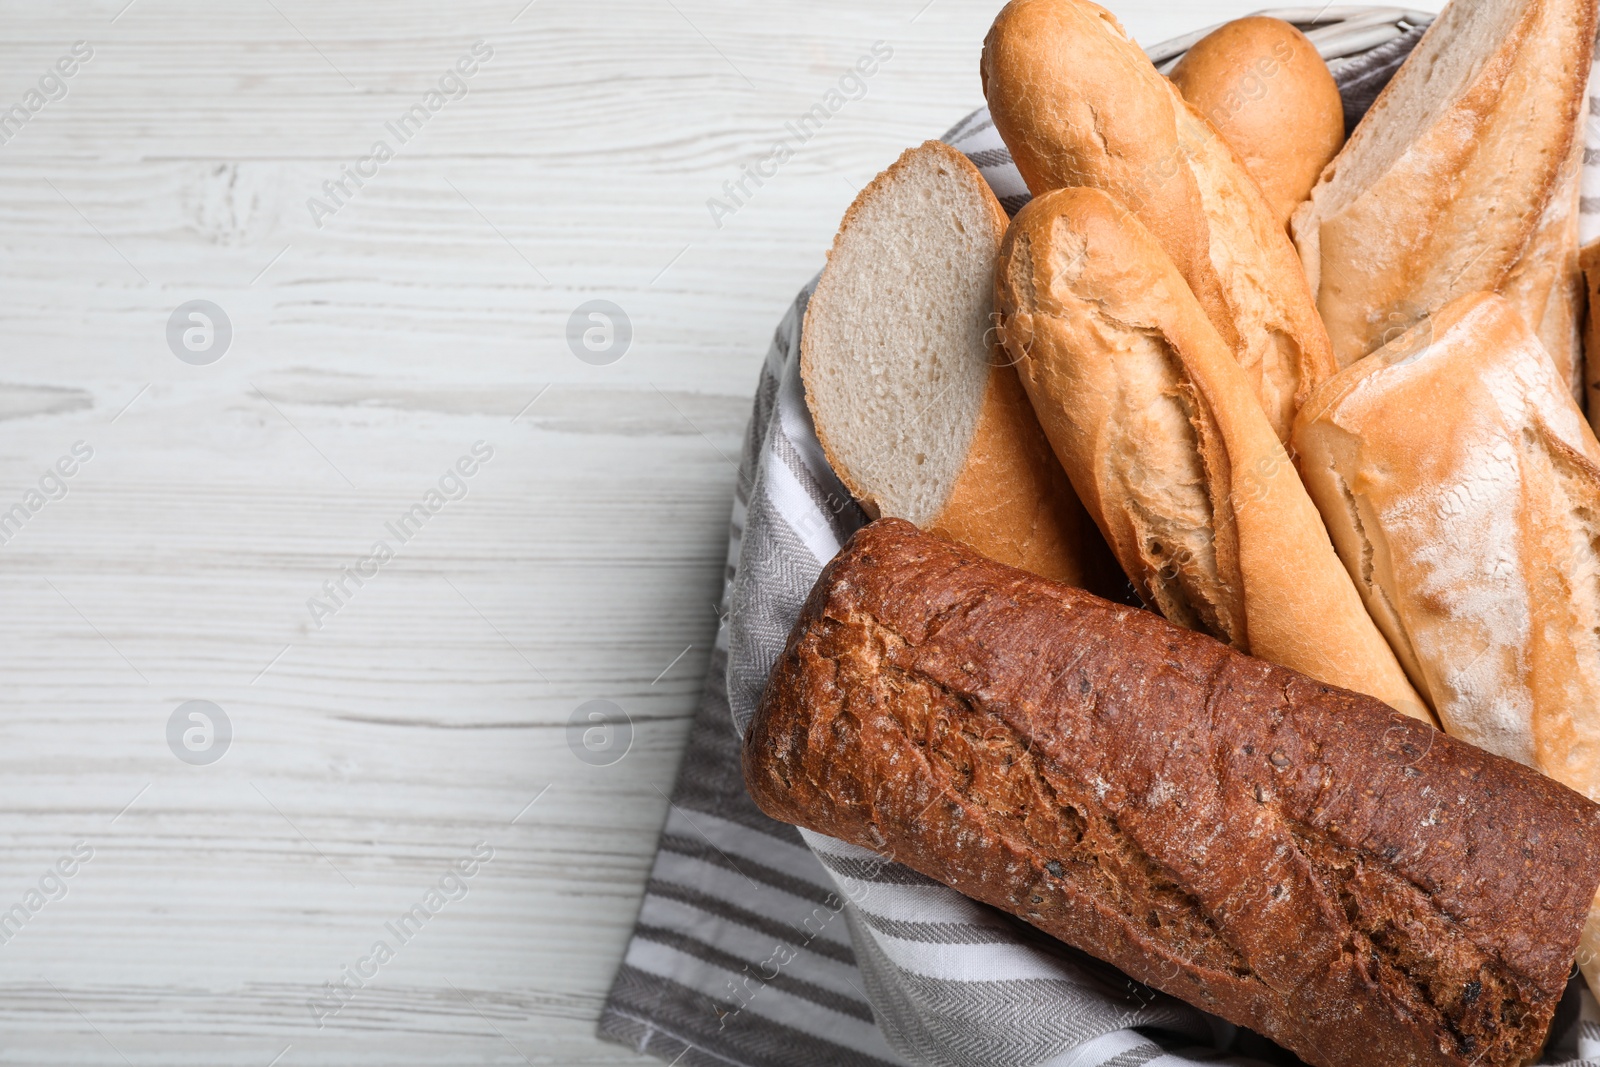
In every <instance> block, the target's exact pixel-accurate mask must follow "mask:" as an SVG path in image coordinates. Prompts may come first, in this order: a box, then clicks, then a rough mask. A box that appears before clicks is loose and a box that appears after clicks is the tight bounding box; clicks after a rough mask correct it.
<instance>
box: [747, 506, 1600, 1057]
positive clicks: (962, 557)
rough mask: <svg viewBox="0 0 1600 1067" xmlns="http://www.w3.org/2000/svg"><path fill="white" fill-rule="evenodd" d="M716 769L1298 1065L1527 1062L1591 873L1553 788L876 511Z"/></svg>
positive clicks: (1370, 706) (1369, 705)
mask: <svg viewBox="0 0 1600 1067" xmlns="http://www.w3.org/2000/svg"><path fill="white" fill-rule="evenodd" d="M744 770H745V780H746V783H747V784H748V786H749V789H750V793H751V795H752V796H753V797H754V798H755V800H756V803H757V804H758V805H759V806H760V807H761V808H762V810H763V811H765V812H766V813H767V814H768V815H771V816H772V817H774V818H777V819H781V820H784V821H786V822H791V823H796V824H799V825H801V826H805V827H808V828H810V829H813V830H815V831H818V832H820V833H825V834H829V835H832V836H835V837H838V838H841V839H843V840H846V841H851V842H854V843H856V844H859V845H863V846H866V847H869V848H873V849H875V850H877V851H879V852H882V853H885V854H888V855H892V856H893V857H894V858H895V859H897V860H899V861H900V862H902V863H904V864H906V865H908V866H910V867H912V868H914V869H916V870H918V871H920V872H922V873H923V874H926V875H928V876H930V877H933V878H936V879H939V880H941V881H943V882H946V883H948V884H950V885H952V886H954V887H955V888H957V889H959V890H961V891H962V892H964V893H966V894H968V895H970V896H972V897H975V898H977V899H979V900H982V901H985V902H987V903H990V904H992V905H995V906H997V907H1000V908H1003V909H1005V910H1007V911H1009V912H1011V913H1013V914H1015V915H1017V916H1019V917H1021V918H1023V919H1025V920H1026V921H1028V922H1030V923H1032V924H1033V925H1035V926H1037V927H1039V928H1040V929H1042V930H1044V931H1046V932H1047V933H1050V934H1052V935H1054V936H1056V937H1059V938H1061V939H1062V940H1064V941H1067V942H1069V943H1070V944H1073V945H1075V946H1077V947H1078V948H1080V949H1083V950H1085V951H1087V952H1089V953H1091V954H1093V955H1095V956H1098V957H1100V958H1101V959H1104V960H1106V961H1108V962H1110V963H1112V964H1114V965H1116V966H1117V967H1120V968H1121V969H1122V970H1123V971H1125V972H1126V973H1128V974H1129V975H1131V976H1132V977H1134V978H1136V979H1139V980H1141V981H1144V982H1147V983H1149V984H1150V985H1152V986H1155V987H1156V988H1158V989H1162V990H1164V991H1166V992H1169V993H1172V994H1174V995H1176V996H1179V997H1182V998H1183V999H1185V1000H1187V1001H1189V1002H1190V1003H1192V1004H1195V1005H1196V1006H1198V1007H1201V1008H1204V1009H1206V1010H1208V1011H1212V1012H1215V1013H1217V1014H1219V1015H1221V1016H1223V1017H1224V1018H1226V1019H1229V1020H1230V1021H1232V1022H1235V1023H1237V1024H1240V1025H1243V1026H1248V1027H1250V1028H1252V1029H1255V1030H1257V1031H1258V1032H1261V1033H1263V1034H1265V1035H1267V1036H1268V1037H1270V1038H1272V1039H1274V1040H1276V1041H1277V1042H1279V1043H1280V1044H1282V1045H1284V1046H1285V1047H1288V1048H1290V1049H1292V1050H1293V1051H1294V1052H1295V1053H1297V1054H1298V1055H1299V1056H1300V1057H1301V1058H1302V1059H1304V1060H1306V1061H1307V1062H1308V1063H1311V1064H1313V1065H1316V1067H1356V1065H1360V1067H1371V1065H1374V1064H1382V1065H1384V1067H1398V1065H1412V1067H1445V1065H1449V1067H1465V1065H1467V1064H1476V1065H1478V1067H1517V1065H1521V1064H1525V1063H1529V1062H1532V1061H1533V1059H1534V1057H1535V1056H1536V1055H1537V1054H1538V1052H1539V1050H1540V1048H1541V1046H1542V1045H1543V1042H1544V1039H1545V1036H1546V1033H1547V1030H1548V1027H1549V1024H1550V1020H1551V1017H1552V1014H1553V1013H1554V1011H1555V1007H1556V1004H1557V1002H1558V1001H1559V1000H1560V997H1561V995H1562V993H1563V991H1564V989H1565V988H1566V980H1567V975H1568V973H1569V970H1570V968H1571V966H1572V961H1573V956H1574V952H1575V950H1576V947H1577V944H1578V932H1579V927H1580V925H1581V923H1582V921H1583V917H1584V914H1585V912H1586V911H1587V909H1588V905H1589V901H1590V899H1591V897H1592V896H1593V895H1594V891H1595V888H1596V885H1597V883H1600V808H1596V807H1595V805H1593V804H1591V803H1590V802H1589V801H1587V800H1585V799H1584V798H1583V797H1581V796H1579V795H1578V794H1576V793H1574V792H1572V791H1570V790H1568V789H1566V788H1565V787H1564V786H1561V785H1558V784H1557V783H1555V782H1553V781H1550V780H1549V779H1546V778H1544V777H1542V776H1540V775H1538V774H1537V773H1535V772H1533V771H1531V770H1529V769H1527V768H1525V767H1522V766H1521V765H1519V764H1516V763H1514V762H1512V761H1510V760H1505V759H1501V758H1499V757H1497V756H1492V755H1490V754H1488V753H1486V752H1482V751H1480V750H1478V749H1475V748H1472V747H1471V746H1468V745H1465V744H1462V743H1460V742H1457V741H1454V740H1452V739H1450V738H1448V737H1446V736H1445V735H1443V734H1441V733H1439V732H1438V731H1436V730H1433V729H1431V728H1429V727H1427V726H1424V725H1423V724H1421V723H1418V722H1416V721H1414V720H1411V719H1407V718H1405V717H1403V716H1400V715H1397V714H1395V713H1394V712H1392V711H1390V710H1389V709H1388V708H1386V707H1384V706H1383V705H1381V704H1379V703H1377V702H1376V701H1373V700H1370V699H1368V698H1365V697H1361V696H1357V695H1356V694H1353V693H1349V692H1345V691H1342V690H1338V689H1333V688H1330V687H1328V686H1323V685H1320V684H1318V683H1315V682H1312V681H1311V680H1309V679H1307V678H1305V677H1303V676H1301V675H1298V674H1295V673H1294V672H1293V671H1289V670H1286V669H1284V668H1281V667H1274V666H1271V665H1269V664H1266V663H1264V662H1261V661H1259V660H1256V659H1252V658H1250V657H1247V656H1244V655H1241V654H1239V653H1236V652H1234V651H1232V650H1230V649H1228V648H1227V647H1226V646H1224V645H1222V644H1220V643H1218V642H1216V641H1213V640H1212V639H1210V638H1207V637H1204V636H1201V635H1199V634H1195V633H1191V632H1189V631H1186V630H1181V629H1179V628H1177V627H1175V626H1172V625H1171V624H1169V623H1167V622H1165V621H1163V620H1162V619H1160V618H1159V617H1158V616H1156V615H1154V614H1151V613H1149V612H1143V611H1139V610H1135V609H1131V608H1125V607H1121V606H1118V605H1114V604H1110V603H1108V602H1106V601H1102V600H1099V599H1097V598H1095V597H1093V596H1091V595H1089V594H1086V593H1083V592H1081V591H1079V590H1075V589H1072V588H1070V587H1068V586H1064V585H1061V584H1058V583H1054V582H1050V581H1046V580H1044V579H1040V578H1036V577H1034V576H1031V575H1028V574H1026V573H1025V572H1022V571H1017V570H1013V569H1011V568H1008V567H1004V566H1002V565H1000V564H997V563H994V562H992V561H990V560H986V559H984V558H983V557H981V556H978V555H977V554H976V553H974V552H972V551H971V550H969V549H966V548H963V547H961V546H957V545H952V544H950V543H948V542H945V541H942V540H939V539H937V538H933V537H929V536H927V535H924V534H921V533H919V532H917V530H916V529H915V528H914V527H912V526H911V525H910V524H908V523H904V522H900V521H896V520H884V521H881V522H877V523H874V524H872V525H871V526H869V527H867V528H866V529H864V530H863V531H861V532H860V533H858V534H857V535H856V536H855V537H854V538H852V540H851V541H850V543H849V544H848V545H847V546H846V547H845V549H844V550H843V551H842V552H841V553H840V554H839V556H838V557H837V558H836V559H835V560H834V561H833V562H832V563H831V564H830V565H829V566H828V568H827V569H826V570H825V571H824V572H823V575H822V577H821V579H819V581H818V582H817V585H816V587H815V589H814V590H813V591H812V594H811V596H810V598H809V599H808V601H807V603H806V606H805V609H804V611H803V613H802V615H801V618H800V620H799V622H798V624H797V625H796V627H795V629H794V631H793V633H792V635H791V636H790V639H789V643H788V647H787V649H786V650H785V652H784V654H783V655H782V657H781V658H780V659H779V661H778V664H777V666H776V667H775V669H774V671H773V673H772V677H771V680H770V682H769V684H768V686H767V690H766V693H765V695H764V696H763V699H762V701H761V704H760V707H759V708H758V710H757V712H756V715H755V718H754V719H753V720H752V722H751V724H750V727H749V729H748V731H747V733H746V735H745V742H744Z"/></svg>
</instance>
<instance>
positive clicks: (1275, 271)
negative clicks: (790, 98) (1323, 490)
mask: <svg viewBox="0 0 1600 1067" xmlns="http://www.w3.org/2000/svg"><path fill="white" fill-rule="evenodd" d="M982 75H983V86H984V95H985V96H986V97H987V98H988V101H989V110H990V113H991V114H992V115H993V117H994V123H995V128H996V129H997V130H999V132H1000V135H1001V137H1003V138H1004V140H1005V143H1006V146H1007V147H1008V148H1009V149H1010V150H1011V155H1012V158H1013V159H1014V160H1015V161H1016V164H1017V168H1018V169H1019V170H1020V171H1021V172H1022V177H1023V178H1024V179H1025V180H1026V181H1027V183H1028V188H1029V189H1031V190H1032V191H1033V192H1034V193H1035V194H1039V193H1043V192H1047V191H1049V190H1051V189H1060V188H1066V187H1070V186H1086V187H1090V188H1096V189H1103V190H1105V191H1106V192H1108V193H1110V194H1111V195H1112V196H1114V197H1116V198H1117V200H1118V201H1120V202H1121V203H1123V204H1126V205H1127V206H1128V208H1129V209H1130V210H1131V211H1132V212H1133V214H1134V215H1135V217H1137V218H1138V220H1139V221H1140V222H1141V223H1142V224H1143V225H1144V226H1145V227H1146V228H1147V229H1149V230H1150V232H1151V233H1153V234H1155V236H1156V239H1157V240H1158V241H1159V242H1160V243H1161V247H1162V248H1163V249H1164V250H1165V251H1166V254H1167V255H1168V256H1169V257H1170V258H1171V259H1172V262H1173V263H1174V264H1176V266H1177V268H1178V271H1179V273H1180V274H1182V276H1183V278H1184V280H1185V281H1186V282H1187V283H1188V284H1189V288H1190V289H1191V290H1192V291H1193V292H1194V295H1195V297H1196V299H1198V300H1199V302H1200V306H1201V308H1203V309H1204V311H1205V314H1206V316H1207V318H1209V319H1210V321H1211V324H1212V326H1213V327H1214V328H1215V329H1216V331H1217V333H1218V334H1220V335H1221V337H1222V339H1223V341H1224V343H1226V344H1227V346H1228V348H1229V350H1230V351H1231V352H1232V353H1233V356H1234V358H1235V359H1237V360H1238V362H1239V365H1240V366H1241V367H1243V368H1244V370H1245V373H1246V376H1247V378H1248V379H1249V381H1250V384H1251V386H1252V388H1253V390H1254V392H1255V395H1256V397H1257V398H1258V400H1259V401H1260V403H1261V407H1262V409H1263V410H1264V411H1265V412H1266V413H1267V418H1268V420H1269V422H1270V423H1271V424H1272V427H1273V429H1274V430H1275V431H1276V432H1277V434H1278V437H1279V440H1281V441H1287V440H1288V437H1289V431H1290V428H1291V426H1292V424H1293V422H1294V413H1295V412H1296V411H1298V410H1299V407H1300V405H1301V404H1302V403H1304V402H1305V398H1306V397H1307V396H1309V395H1310V393H1311V390H1312V389H1314V388H1316V386H1317V385H1318V384H1320V383H1321V382H1322V381H1323V380H1325V379H1326V378H1328V377H1330V376H1331V375H1332V374H1333V373H1334V370H1335V369H1336V368H1335V366H1334V363H1333V356H1332V349H1331V348H1330V347H1329V344H1328V338H1327V333H1326V331H1325V330H1324V329H1323V325H1322V321H1321V320H1320V319H1319V318H1318V317H1317V312H1316V307H1315V304H1314V303H1313V300H1312V296H1311V292H1310V290H1309V288H1308V287H1307V285H1306V279H1305V276H1304V274H1303V272H1302V270H1301V268H1300V265H1299V260H1298V257H1297V256H1296V254H1295V250H1294V247H1293V245H1291V244H1290V242H1289V239H1288V237H1287V235H1286V234H1285V233H1284V231H1283V226H1282V225H1281V224H1280V222H1279V221H1278V219H1277V218H1276V217H1275V216H1274V214H1273V211H1272V209H1271V208H1270V207H1268V206H1267V203H1266V201H1265V200H1264V199H1263V198H1262V195H1261V191H1260V189H1258V188H1257V186H1256V184H1255V182H1254V181H1253V180H1252V179H1251V178H1250V176H1249V174H1248V173H1246V171H1245V167H1244V164H1243V163H1241V162H1240V161H1239V158H1238V156H1237V155H1236V154H1235V153H1234V151H1233V150H1232V148H1230V147H1229V146H1228V143H1227V142H1226V141H1225V140H1224V139H1223V138H1222V136H1221V135H1220V134H1218V133H1217V132H1216V130H1215V129H1213V128H1212V126H1211V125H1210V123H1209V122H1208V121H1207V120H1206V119H1205V118H1203V117H1202V116H1201V115H1200V114H1199V112H1197V111H1195V110H1194V109H1193V108H1192V107H1190V106H1189V105H1188V104H1187V103H1186V102H1185V101H1184V99H1183V97H1182V95H1181V94H1180V93H1179V92H1178V90H1177V88H1176V87H1175V86H1173V84H1172V83H1171V82H1169V81H1168V80H1167V79H1166V78H1163V77H1162V76H1161V75H1160V73H1158V72H1157V71H1156V69H1155V67H1154V66H1152V65H1151V63H1150V61H1149V59H1147V58H1146V57H1145V55H1144V53H1143V52H1141V51H1140V50H1139V47H1138V46H1137V45H1136V44H1134V42H1133V41H1132V40H1131V39H1130V38H1129V37H1128V36H1127V34H1126V32H1124V30H1123V29H1122V27H1121V25H1119V24H1118V23H1117V21H1116V19H1115V18H1113V17H1112V15H1111V13H1110V12H1108V11H1106V10H1105V9H1104V8H1101V7H1099V6H1097V5H1095V4H1092V3H1089V2H1087V0H1011V3H1008V4H1007V5H1006V7H1005V9H1004V10H1002V11H1001V12H1000V15H999V17H997V18H996V19H995V22H994V26H993V27H992V28H991V29H990V31H989V36H988V38H987V39H986V40H985V42H984V48H983V62H982Z"/></svg>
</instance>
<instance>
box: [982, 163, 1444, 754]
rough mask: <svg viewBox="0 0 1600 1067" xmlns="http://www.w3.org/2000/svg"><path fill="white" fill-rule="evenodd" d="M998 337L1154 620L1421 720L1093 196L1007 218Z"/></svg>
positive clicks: (1305, 521) (1298, 492)
mask: <svg viewBox="0 0 1600 1067" xmlns="http://www.w3.org/2000/svg"><path fill="white" fill-rule="evenodd" d="M996 289H997V295H996V306H997V308H998V310H999V312H1000V318H1001V327H1002V332H1003V335H1004V341H1005V346H1006V351H1007V353H1008V354H1009V355H1010V357H1011V358H1012V359H1013V360H1015V361H1016V364H1017V369H1018V371H1019V372H1020V374H1021V376H1022V382H1023V385H1024V386H1025V387H1026V388H1027V390H1028V395H1029V396H1030V397H1031V398H1032V399H1033V405H1034V410H1035V411H1037V412H1038V414H1039V419H1040V422H1041V423H1042V424H1043V426H1044V430H1045V434H1046V436H1048V437H1049V439H1050V442H1051V444H1052V445H1054V447H1055V450H1056V455H1057V456H1058V457H1059V458H1060V460H1061V464H1062V466H1063V467H1065V468H1066V470H1067V473H1068V475H1069V476H1070V477H1071V479H1072V483H1073V485H1074V486H1075V487H1076V488H1077V490H1078V494H1079V496H1080V498H1081V499H1082V500H1083V502H1084V504H1085V506H1086V507H1087V508H1088V509H1089V513H1090V514H1091V515H1092V516H1094V518H1095V521H1096V522H1097V523H1099V525H1100V529H1101V531H1102V532H1103V533H1104V534H1105V537H1106V540H1107V541H1108V542H1109V543H1110V545H1111V548H1112V551H1113V552H1114V553H1115V554H1116V556H1117V559H1118V560H1119V561H1120V562H1121V563H1122V567H1123V570H1124V571H1126V572H1127V574H1128V576H1129V577H1130V578H1131V579H1132V580H1133V583H1134V587H1135V588H1136V589H1137V590H1138V592H1139V594H1140V595H1141V596H1142V597H1143V598H1144V599H1145V601H1146V602H1147V603H1150V604H1153V605H1155V606H1156V607H1157V608H1159V609H1160V611H1161V613H1162V614H1163V615H1165V616H1166V617H1167V618H1168V619H1170V620H1171V621H1173V622H1175V623H1178V624H1179V625H1182V626H1185V627H1188V628H1190V629H1195V630H1200V631H1203V632H1205V633H1208V634H1211V635H1212V636H1214V637H1217V638H1219V639H1221V640H1224V641H1226V642H1227V643H1228V644H1230V645H1232V646H1233V647H1234V648H1236V649H1239V650H1240V651H1242V652H1249V653H1251V654H1252V655H1255V656H1259V657H1260V658H1262V659H1266V660H1270V661H1272V662H1273V663H1279V664H1282V665H1284V666H1286V667H1291V668H1293V669H1295V670H1298V671H1301V672H1302V673H1304V674H1308V675H1310V676H1311V677H1313V678H1316V679H1318V680H1320V681H1323V682H1327V683H1329V684H1331V685H1338V686H1342V687H1344V688H1347V689H1354V690H1355V691H1357V692H1360V693H1367V694H1369V695H1371V696H1375V697H1377V698H1378V699H1379V700H1382V701H1384V702H1386V703H1387V704H1389V705H1390V706H1391V707H1394V708H1396V709H1398V710H1400V711H1404V712H1406V713H1408V714H1410V715H1413V716H1415V717H1417V718H1419V719H1423V720H1426V721H1429V722H1432V716H1431V715H1430V714H1429V712H1428V709H1427V707H1426V705H1425V704H1424V703H1423V702H1422V701H1421V699H1420V698H1419V697H1418V696H1417V693H1416V691H1415V690H1414V689H1413V688H1412V686H1411V684H1410V683H1409V682H1408V681H1407V678H1406V675H1405V672H1404V671H1403V670H1402V669H1401V667H1400V664H1399V663H1398V662H1397V661H1396V659H1395V656H1394V653H1393V652H1392V651H1391V650H1390V649H1389V646H1388V644H1387V643H1385V641H1384V639H1383V636H1382V634H1380V633H1379V632H1378V629H1377V627H1376V626H1375V625H1374V624H1373V621H1372V619H1371V618H1370V617H1369V616H1368V615H1367V612H1366V609H1365V608H1364V607H1363V606H1362V603H1361V598H1360V596H1359V595H1358V594H1357V592H1356V589H1355V586H1354V585H1353V584H1352V583H1351V580H1350V576H1349V575H1348V574H1346V573H1345V570H1344V567H1343V566H1342V565H1341V564H1340V562H1339V557H1338V556H1337V555H1336V554H1335V553H1334V550H1333V546H1332V545H1331V544H1330V543H1329V540H1328V534H1327V531H1326V529H1325V528H1324V527H1323V525H1322V520H1321V519H1320V518H1319V517H1318V515H1317V510H1316V508H1315V507H1314V506H1313V504H1312V502H1311V499H1310V498H1309V497H1308V496H1307V495H1306V491H1305V489H1304V487H1303V486H1302V485H1301V484H1300V480H1299V478H1298V476H1297V475H1296V474H1295V470H1294V466H1293V464H1292V463H1291V462H1290V461H1289V458H1288V455H1287V454H1286V453H1285V451H1284V449H1283V446H1282V445H1281V444H1279V442H1278V439H1277V437H1276V436H1275V435H1274V434H1273V432H1272V428H1271V427H1270V426H1269V425H1268V424H1267V420H1266V418H1265V416H1263V415H1262V413H1261V409H1260V407H1259V406H1258V405H1257V404H1255V403H1254V400H1253V398H1252V396H1251V393H1250V387H1249V383H1248V382H1247V381H1246V380H1245V377H1244V374H1243V373H1242V371H1241V370H1240V369H1239V366H1238V365H1237V364H1236V363H1234V362H1233V360H1232V359H1230V358H1229V356H1228V350H1227V347H1226V346H1225V345H1224V344H1223V343H1222V340H1221V338H1219V337H1218V336H1217V332H1216V331H1215V330H1214V329H1212V328H1211V324H1210V322H1208V321H1207V319H1206V317H1205V314H1204V313H1203V312H1202V311H1201V310H1200V307H1199V305H1198V304H1197V303H1196V301H1195V298H1194V296H1193V294H1191V293H1190V292H1189V289H1188V287H1187V286H1186V285H1184V282H1183V279H1182V278H1181V277H1180V276H1179V275H1178V272H1177V270H1176V268H1174V267H1173V265H1172V261H1171V260H1169V259H1168V258H1167V256H1166V254H1165V253H1163V252H1162V250H1161V247H1160V246H1159V245H1158V244H1157V243H1156V240H1155V238H1154V237H1153V236H1151V234H1150V233H1149V232H1148V231H1147V230H1146V229H1145V228H1144V227H1143V226H1141V225H1140V224H1139V222H1138V221H1137V220H1136V219H1134V218H1132V217H1131V216H1130V215H1128V214H1127V213H1126V212H1124V211H1123V210H1122V209H1121V207H1120V206H1119V205H1118V204H1117V203H1116V202H1115V201H1113V200H1112V199H1111V197H1110V196H1108V195H1106V194H1105V193H1103V192H1100V191H1099V190H1095V189H1061V190H1057V191H1056V192H1053V193H1046V194H1045V195H1044V196H1041V197H1038V198H1036V199H1035V200H1033V201H1032V202H1031V203H1029V204H1028V205H1027V206H1026V207H1025V208H1023V210H1022V212H1021V213H1020V214H1019V215H1018V216H1017V218H1016V220H1015V221H1014V222H1013V223H1012V226H1011V229H1010V231H1008V233H1007V234H1006V240H1005V244H1004V246H1003V247H1002V249H1001V253H1000V266H999V272H998V274H997V278H996Z"/></svg>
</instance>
